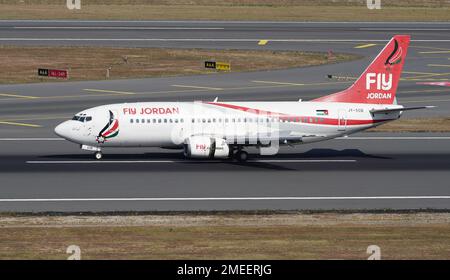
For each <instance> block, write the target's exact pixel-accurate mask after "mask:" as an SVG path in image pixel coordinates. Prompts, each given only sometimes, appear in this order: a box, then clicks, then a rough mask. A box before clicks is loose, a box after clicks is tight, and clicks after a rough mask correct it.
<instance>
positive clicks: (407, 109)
mask: <svg viewBox="0 0 450 280" xmlns="http://www.w3.org/2000/svg"><path fill="white" fill-rule="evenodd" d="M434 107H436V106H419V107H406V108H405V107H402V108H392V109H387V108H386V109H372V110H370V112H371V113H372V114H379V113H391V112H400V111H410V110H418V109H430V108H434Z"/></svg>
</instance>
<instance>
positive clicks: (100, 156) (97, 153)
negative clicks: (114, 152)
mask: <svg viewBox="0 0 450 280" xmlns="http://www.w3.org/2000/svg"><path fill="white" fill-rule="evenodd" d="M102 157H103V154H102V152H96V153H95V159H96V160H101V159H102Z"/></svg>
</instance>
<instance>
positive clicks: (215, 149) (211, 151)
mask: <svg viewBox="0 0 450 280" xmlns="http://www.w3.org/2000/svg"><path fill="white" fill-rule="evenodd" d="M184 155H185V156H186V157H189V158H228V157H229V156H230V147H229V146H228V144H227V143H226V141H225V139H222V138H213V137H208V136H191V137H189V138H187V139H186V140H185V141H184Z"/></svg>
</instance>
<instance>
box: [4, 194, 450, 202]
mask: <svg viewBox="0 0 450 280" xmlns="http://www.w3.org/2000/svg"><path fill="white" fill-rule="evenodd" d="M405 199H410V200H422V199H450V196H445V195H443V196H280V197H130V198H122V197H113V198H2V199H0V202H101V201H105V202H114V201H138V202H139V201H242V200H244V201H245V200H247V201H267V200H306V201H307V200H405Z"/></svg>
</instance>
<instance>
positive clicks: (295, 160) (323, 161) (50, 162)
mask: <svg viewBox="0 0 450 280" xmlns="http://www.w3.org/2000/svg"><path fill="white" fill-rule="evenodd" d="M247 162H249V163H252V162H257V163H258V162H260V163H353V162H357V160H353V159H287V160H283V159H259V160H258V159H257V160H249V161H247ZM26 163H28V164H118V163H119V164H123V163H227V161H220V160H102V161H100V160H30V161H27V162H26Z"/></svg>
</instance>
